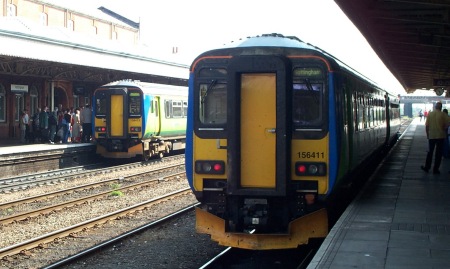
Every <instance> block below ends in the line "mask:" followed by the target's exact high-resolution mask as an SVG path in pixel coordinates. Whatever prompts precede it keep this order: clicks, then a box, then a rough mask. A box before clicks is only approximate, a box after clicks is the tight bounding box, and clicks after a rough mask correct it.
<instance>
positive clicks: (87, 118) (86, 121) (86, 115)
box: [80, 104, 92, 143]
mask: <svg viewBox="0 0 450 269" xmlns="http://www.w3.org/2000/svg"><path fill="white" fill-rule="evenodd" d="M80 118H81V119H80V121H81V124H82V126H83V134H82V136H81V142H83V143H90V142H91V135H92V110H91V108H90V107H89V104H86V106H85V107H84V108H83V110H82V111H81V115H80Z"/></svg>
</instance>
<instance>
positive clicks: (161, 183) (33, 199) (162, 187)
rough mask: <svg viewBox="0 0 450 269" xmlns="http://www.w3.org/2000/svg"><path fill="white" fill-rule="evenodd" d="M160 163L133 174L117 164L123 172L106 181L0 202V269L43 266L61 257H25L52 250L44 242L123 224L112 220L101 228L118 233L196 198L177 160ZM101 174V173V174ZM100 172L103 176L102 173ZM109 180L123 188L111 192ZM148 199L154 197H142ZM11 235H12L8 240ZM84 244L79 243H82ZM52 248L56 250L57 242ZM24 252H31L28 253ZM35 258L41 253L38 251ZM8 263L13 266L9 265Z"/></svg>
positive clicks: (71, 237) (67, 238) (50, 243)
mask: <svg viewBox="0 0 450 269" xmlns="http://www.w3.org/2000/svg"><path fill="white" fill-rule="evenodd" d="M168 163H171V165H167V164H168ZM162 165H164V166H165V167H160V168H154V169H151V170H149V169H145V167H144V169H145V170H147V171H141V172H138V173H134V172H133V173H131V174H130V172H132V171H134V170H135V169H127V168H126V167H122V168H120V169H119V170H122V171H123V173H128V175H121V176H118V177H115V178H111V179H108V180H100V181H99V180H97V182H93V183H90V184H85V185H80V186H75V187H71V188H65V189H62V190H58V191H55V192H46V193H45V194H41V195H37V196H29V197H26V198H23V199H19V200H11V201H8V202H4V203H2V204H0V213H3V215H4V214H5V212H7V214H8V215H7V216H5V217H3V218H1V219H0V226H1V227H2V229H0V237H2V238H6V239H7V240H5V241H6V242H5V241H3V240H2V241H3V242H1V243H0V248H1V249H0V267H1V268H3V267H2V266H4V267H7V268H9V267H11V268H12V267H14V268H29V267H41V266H45V265H48V264H50V263H52V262H54V261H56V260H60V259H61V258H64V257H62V256H58V257H53V255H54V254H53V252H52V254H51V255H49V258H48V261H45V262H43V263H42V262H35V263H32V261H31V260H32V259H31V258H30V257H33V256H34V255H35V254H34V253H36V252H39V251H41V250H42V251H45V249H47V248H53V246H50V247H48V245H53V244H56V245H59V244H64V243H61V242H65V241H67V240H71V239H73V238H78V237H81V238H87V237H84V235H82V234H84V233H90V232H91V231H97V230H98V231H100V230H101V229H102V228H101V227H103V226H108V225H109V224H110V223H112V222H120V221H122V222H125V224H121V225H117V224H114V225H113V227H109V228H107V230H115V229H116V228H117V229H119V228H118V227H119V226H120V227H121V228H120V229H121V231H120V234H121V233H124V232H128V231H129V230H130V229H132V228H133V227H137V226H139V225H143V224H144V223H148V222H153V221H155V220H156V219H158V218H159V217H164V216H166V215H167V214H170V212H173V211H174V210H175V209H174V208H175V207H176V208H177V210H179V209H181V208H183V207H186V205H188V204H194V203H196V202H197V201H196V200H195V198H194V197H193V195H192V193H191V191H190V189H189V188H188V186H187V181H186V179H185V177H184V165H183V164H181V163H175V164H173V162H168V161H165V162H164V164H162ZM162 165H161V166H162ZM105 173H106V172H103V173H102V174H105ZM106 174H107V175H108V173H106ZM94 177H98V175H97V176H95V174H94ZM114 182H118V183H120V184H123V185H124V186H120V187H117V188H114V189H113V190H112V189H111V188H110V187H108V186H110V185H111V183H113V184H116V183H114ZM62 185H64V184H62ZM125 185H126V186H125ZM98 186H106V190H102V191H97V193H95V194H90V195H84V197H77V198H69V197H72V196H80V195H81V194H82V193H90V192H92V190H94V189H100V188H101V187H98ZM46 187H48V186H43V187H42V188H46ZM108 188H109V189H108ZM34 189H39V188H34ZM113 192H114V193H121V194H123V196H115V195H112V193H113ZM19 193H22V192H19ZM134 196H136V197H134ZM156 196H158V198H156ZM124 197H126V199H128V200H129V201H128V200H126V201H123V200H125V198H124ZM149 197H155V198H151V199H148V198H149ZM2 198H3V197H2ZM145 198H147V199H145ZM49 204H50V205H49ZM108 204H109V205H108ZM164 204H176V205H175V206H169V207H170V209H158V208H160V207H163V205H164ZM180 204H181V205H180ZM28 205H29V206H30V207H31V208H32V207H39V208H38V209H33V210H27V208H28ZM43 205H45V206H43ZM108 207H110V208H109V209H108V210H109V211H111V212H107V213H103V214H100V215H99V214H98V213H97V212H91V211H97V210H98V211H101V210H106V209H105V208H108ZM155 208H156V209H155ZM8 209H9V210H8ZM112 209H116V210H112ZM153 209H155V210H157V212H152V213H150V214H149V210H153ZM142 212H146V214H147V215H148V216H144V220H139V221H137V220H136V219H135V217H136V216H140V215H142ZM96 214H97V215H96ZM79 215H82V216H79ZM84 215H89V217H85V216H84ZM64 218H67V219H70V220H69V221H68V222H67V223H65V224H64V225H58V226H53V225H54V223H55V222H60V221H61V219H64ZM72 218H73V220H72ZM138 218H140V217H138ZM126 222H129V223H126ZM34 226H39V227H38V229H37V230H38V231H37V232H30V230H33V229H34ZM41 226H42V227H41ZM122 226H124V228H122ZM22 233H23V234H24V235H22ZM27 233H29V234H27ZM116 233H117V232H116ZM100 234H101V235H95V236H93V238H96V239H98V238H99V237H100V236H103V235H104V234H109V232H100ZM16 236H17V238H14V237H16ZM114 236H115V235H114V232H113V235H109V237H108V238H106V239H102V240H100V241H105V240H109V239H110V238H111V237H114ZM89 237H92V236H89ZM11 238H13V239H11ZM94 241H96V242H92V243H91V244H92V245H95V244H99V243H100V241H99V240H94ZM16 242H20V243H16ZM85 243H86V242H84V243H82V244H81V245H85ZM56 247H57V248H58V246H56ZM89 247H90V246H87V247H86V246H83V247H80V248H77V250H76V251H75V253H78V252H79V251H81V250H83V249H85V248H89ZM58 252H59V251H58ZM28 253H31V254H29V255H28ZM73 254H74V253H72V254H68V255H73ZM55 255H56V254H55ZM38 256H39V257H42V256H41V255H38ZM44 256H45V255H44ZM18 260H21V261H25V263H26V264H27V265H23V267H21V265H20V266H17V264H15V263H17V261H18ZM11 263H13V264H14V266H10V264H11ZM36 264H40V265H36Z"/></svg>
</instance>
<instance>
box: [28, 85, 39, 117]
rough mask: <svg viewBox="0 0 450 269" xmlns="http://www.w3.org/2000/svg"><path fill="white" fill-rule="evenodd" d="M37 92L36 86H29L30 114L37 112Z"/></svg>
mask: <svg viewBox="0 0 450 269" xmlns="http://www.w3.org/2000/svg"><path fill="white" fill-rule="evenodd" d="M38 97H39V96H38V90H37V88H36V86H34V85H33V86H31V90H30V113H31V114H32V113H34V112H36V111H37V108H38V107H39V103H38V100H39V98H38Z"/></svg>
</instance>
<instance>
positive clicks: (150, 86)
mask: <svg viewBox="0 0 450 269" xmlns="http://www.w3.org/2000/svg"><path fill="white" fill-rule="evenodd" d="M105 87H107V88H114V87H136V88H140V89H141V90H142V91H143V92H144V93H149V94H173V95H183V96H187V94H188V88H187V87H186V86H174V85H168V84H157V83H150V82H142V81H138V80H119V81H114V82H110V83H108V84H105V85H103V86H101V87H100V88H105Z"/></svg>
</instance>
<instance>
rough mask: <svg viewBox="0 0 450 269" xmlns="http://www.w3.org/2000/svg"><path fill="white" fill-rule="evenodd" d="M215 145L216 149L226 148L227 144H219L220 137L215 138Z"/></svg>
mask: <svg viewBox="0 0 450 269" xmlns="http://www.w3.org/2000/svg"><path fill="white" fill-rule="evenodd" d="M216 147H217V149H227V146H221V145H220V139H217V140H216Z"/></svg>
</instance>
